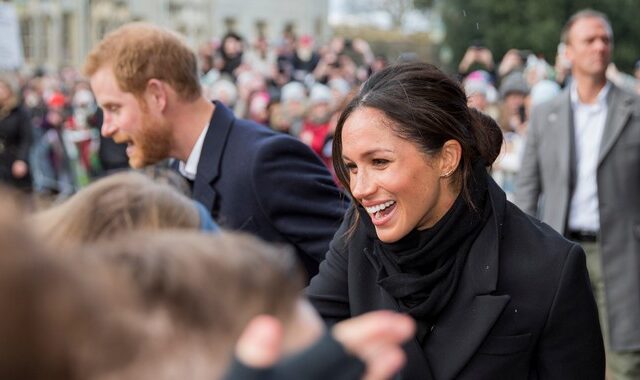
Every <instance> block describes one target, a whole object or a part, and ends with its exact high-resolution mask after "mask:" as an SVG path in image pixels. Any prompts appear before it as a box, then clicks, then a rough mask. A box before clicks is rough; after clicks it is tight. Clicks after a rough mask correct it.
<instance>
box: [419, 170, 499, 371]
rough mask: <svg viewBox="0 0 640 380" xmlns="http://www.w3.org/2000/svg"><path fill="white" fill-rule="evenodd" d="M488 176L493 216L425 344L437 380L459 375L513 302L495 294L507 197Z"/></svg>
mask: <svg viewBox="0 0 640 380" xmlns="http://www.w3.org/2000/svg"><path fill="white" fill-rule="evenodd" d="M487 177H488V181H489V197H490V199H491V205H492V212H493V213H492V215H491V217H490V219H489V222H488V223H487V224H486V225H485V226H484V228H483V229H482V231H481V232H480V235H478V238H477V239H476V241H475V242H474V243H473V245H472V246H471V250H470V252H469V256H468V258H467V262H466V264H465V270H464V273H463V275H462V279H461V281H460V284H459V285H458V286H459V289H458V291H457V292H456V295H455V297H454V298H453V300H452V303H451V304H450V305H449V306H448V307H447V308H446V309H445V310H444V311H443V313H442V315H441V316H440V317H439V318H438V322H436V325H435V327H434V329H433V330H432V332H431V336H430V337H429V339H428V340H427V342H426V345H425V353H426V356H427V358H428V360H429V366H430V367H431V371H432V372H433V375H434V378H437V379H452V378H455V377H456V376H457V374H458V373H459V372H460V371H461V370H462V369H463V368H464V366H465V365H466V364H467V363H468V362H469V360H470V359H471V357H472V356H473V354H474V353H475V352H476V350H477V349H478V347H479V346H480V344H481V343H482V342H483V341H484V339H485V338H486V336H487V335H488V334H489V331H490V330H491V328H492V327H493V325H494V323H495V322H496V320H497V319H498V317H499V316H500V314H501V313H502V311H503V310H504V307H505V306H506V305H507V303H508V302H509V300H510V299H511V297H510V296H509V295H493V294H492V293H493V292H494V291H495V290H496V286H497V283H498V264H499V247H500V242H501V240H502V224H503V222H504V213H505V206H506V196H505V194H504V192H503V191H502V190H501V189H500V188H499V187H498V185H497V184H496V183H495V182H494V181H493V180H492V179H491V177H489V176H487ZM416 344H417V342H416Z"/></svg>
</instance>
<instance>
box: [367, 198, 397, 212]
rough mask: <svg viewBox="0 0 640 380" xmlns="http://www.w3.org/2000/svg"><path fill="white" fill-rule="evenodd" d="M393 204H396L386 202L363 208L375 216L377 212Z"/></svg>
mask: <svg viewBox="0 0 640 380" xmlns="http://www.w3.org/2000/svg"><path fill="white" fill-rule="evenodd" d="M394 203H396V201H386V202H384V203H381V204H379V205H375V206H371V207H365V209H366V210H367V212H368V213H369V214H375V213H376V212H378V211H382V210H384V209H385V208H387V207H389V206H391V205H393V204H394Z"/></svg>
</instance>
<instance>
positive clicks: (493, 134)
mask: <svg viewBox="0 0 640 380" xmlns="http://www.w3.org/2000/svg"><path fill="white" fill-rule="evenodd" d="M469 112H470V116H471V130H472V132H473V135H474V136H475V139H476V144H477V145H476V146H477V149H478V154H479V155H480V157H481V158H482V159H483V160H484V162H485V165H486V166H491V164H493V162H494V161H495V160H496V158H498V155H499V154H500V150H501V149H502V130H501V129H500V127H499V126H498V123H496V121H495V120H493V118H491V117H490V116H488V115H486V114H484V113H482V112H480V111H478V110H476V109H475V108H469Z"/></svg>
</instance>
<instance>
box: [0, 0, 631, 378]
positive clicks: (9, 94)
mask: <svg viewBox="0 0 640 380" xmlns="http://www.w3.org/2000/svg"><path fill="white" fill-rule="evenodd" d="M612 41H613V33H612V30H611V25H610V23H609V21H608V19H607V17H606V15H604V14H602V13H599V12H597V11H593V10H584V11H581V12H578V13H576V14H575V15H574V16H572V18H571V19H569V20H568V22H567V24H566V25H565V28H564V30H563V34H562V36H561V38H560V44H559V48H558V55H557V57H555V63H554V64H553V65H551V64H549V63H548V62H547V61H546V60H545V59H544V57H541V56H538V55H535V54H533V53H531V52H529V51H526V50H520V49H512V50H509V51H508V52H507V53H506V54H505V55H504V57H502V59H501V60H500V61H499V62H496V61H494V57H493V54H492V52H491V50H490V49H488V48H487V47H486V46H484V44H483V43H482V41H475V42H473V43H471V44H470V46H469V48H468V49H467V51H466V52H465V54H464V56H463V58H462V60H461V61H460V63H459V66H458V72H457V76H455V75H449V74H447V73H445V72H443V71H441V70H440V69H439V68H437V67H435V66H432V65H430V64H426V63H421V62H416V61H413V60H411V61H409V62H404V61H403V60H402V59H400V60H398V61H397V62H395V61H394V62H388V61H387V59H386V58H385V57H383V56H376V55H375V54H374V53H373V51H372V50H371V48H370V47H369V45H368V44H367V42H366V41H364V40H363V39H353V40H351V39H346V38H342V37H334V38H332V39H331V40H330V41H329V42H328V43H327V44H326V45H323V46H318V45H317V44H316V41H314V39H313V37H311V36H308V35H303V36H295V35H293V34H285V35H283V36H282V38H281V41H280V42H279V43H278V44H275V45H272V44H271V43H270V41H268V40H266V39H265V38H262V37H260V38H257V39H256V40H255V41H253V42H252V43H250V44H249V43H247V41H246V40H244V39H243V38H242V37H241V36H239V35H237V34H235V33H228V34H227V35H225V36H224V37H223V38H222V39H221V40H220V41H219V42H216V43H213V42H207V43H206V44H204V45H202V46H200V48H199V49H198V50H197V51H193V50H192V49H191V48H189V47H188V46H187V45H186V43H185V42H184V41H183V40H182V38H181V37H180V36H179V35H178V34H176V33H174V32H171V31H168V30H166V29H163V28H160V27H157V26H153V25H149V24H145V23H132V24H127V25H124V26H122V27H120V28H118V29H116V30H114V31H112V32H110V33H109V34H107V35H106V36H105V38H104V39H103V40H102V41H101V42H100V43H99V44H98V45H97V46H96V47H95V48H94V49H93V50H92V51H91V52H90V53H89V55H88V56H87V58H86V61H85V64H84V67H83V70H82V72H79V71H76V70H73V69H70V68H67V69H64V70H62V71H61V72H60V73H59V74H57V75H49V74H45V73H38V74H37V75H35V76H33V77H31V78H21V77H19V76H16V75H13V76H11V75H10V76H3V77H2V80H0V157H1V158H2V160H0V165H1V166H2V167H1V168H0V172H1V173H2V177H1V178H0V179H1V180H2V181H3V182H4V183H5V184H8V185H10V186H11V187H13V188H14V189H17V193H6V195H5V197H6V198H10V199H13V196H19V198H17V199H23V200H26V201H25V202H24V203H23V205H24V207H23V208H20V207H16V206H13V205H11V202H9V201H8V202H6V204H5V205H3V212H2V213H0V225H2V226H3V229H2V231H3V233H2V234H0V246H2V247H3V249H2V251H3V252H4V253H3V255H0V259H1V260H2V261H3V263H2V265H0V269H1V270H2V271H3V276H0V278H2V285H1V286H0V303H2V304H3V305H4V306H5V309H6V308H10V307H11V306H9V305H16V303H17V302H18V298H26V300H22V301H20V302H19V307H16V308H15V312H12V313H8V314H7V315H5V316H4V318H6V319H1V318H0V335H2V336H3V337H4V336H6V337H7V339H6V340H5V339H3V342H2V343H1V344H0V377H2V378H5V377H7V378H16V379H19V378H24V379H27V378H29V379H37V378H136V379H139V378H154V379H156V378H160V379H161V378H194V379H199V378H203V379H204V378H207V379H211V378H223V377H225V378H227V379H229V380H235V379H276V378H277V379H289V378H290V379H293V378H309V379H314V378H317V379H321V378H336V379H340V378H342V379H355V378H361V377H365V378H370V379H378V378H380V379H382V378H389V377H392V376H393V374H395V373H397V372H400V376H401V377H402V378H406V379H414V378H415V379H418V378H420V379H424V378H426V379H451V378H457V379H493V378H531V379H533V378H544V379H554V378H558V379H561V378H578V377H580V378H585V379H603V378H604V377H605V372H606V376H607V377H608V379H610V380H611V379H613V380H619V379H634V378H638V377H639V376H640V329H638V328H637V326H636V323H635V321H637V320H640V303H639V302H638V295H640V286H638V284H639V283H640V280H638V279H639V278H640V275H638V273H640V267H639V262H638V259H637V256H638V255H637V252H638V244H637V241H638V236H640V232H639V231H640V225H638V221H637V215H638V213H639V212H640V207H639V205H638V202H637V200H636V198H637V194H638V193H639V192H640V184H639V181H638V179H637V178H635V177H634V176H632V175H630V173H632V172H634V170H635V168H637V165H638V164H640V149H637V148H638V147H639V146H638V142H639V141H640V139H639V137H640V136H639V134H638V133H639V131H640V96H638V94H640V84H639V83H640V63H639V64H638V65H637V67H636V71H635V73H634V74H635V76H636V78H633V76H631V75H627V74H624V73H621V72H619V71H618V70H617V69H616V68H615V65H614V64H613V63H612V62H611V52H612ZM634 92H635V94H634ZM131 169H134V171H132V170H131ZM103 177H104V178H103ZM25 193H27V194H29V193H33V194H36V195H45V196H48V199H49V200H50V201H49V202H47V203H46V204H45V205H43V204H39V203H38V202H35V203H34V201H33V199H37V198H33V197H25V196H24V194H25ZM511 202H513V203H511ZM536 218H538V219H540V220H542V221H544V222H545V223H548V224H544V223H541V222H539V221H538V220H537V219H536ZM18 252H26V253H24V254H23V255H18V254H17V253H18ZM585 252H586V255H585ZM5 256H6V257H5ZM14 256H21V257H14ZM305 287H306V289H305V290H304V292H303V288H305ZM96 299H100V302H99V303H98V302H95V300H96ZM383 310H387V311H388V310H391V311H393V312H385V311H383ZM52 315H53V317H52ZM25 316H29V318H27V319H25ZM25 320H26V321H27V322H26V323H25V322H24V321H25ZM323 321H324V323H323ZM78 322H82V323H78ZM61 331H69V336H68V337H63V338H60V339H64V343H60V342H59V341H58V340H57V339H56V338H57V337H58V336H57V334H60V332H61ZM14 346H15V347H18V348H19V349H16V350H15V352H11V354H9V353H10V352H9V351H10V350H11V348H12V347H14ZM5 351H6V353H7V355H4V353H5ZM605 353H606V361H605ZM21 355H22V356H21ZM3 358H6V360H3Z"/></svg>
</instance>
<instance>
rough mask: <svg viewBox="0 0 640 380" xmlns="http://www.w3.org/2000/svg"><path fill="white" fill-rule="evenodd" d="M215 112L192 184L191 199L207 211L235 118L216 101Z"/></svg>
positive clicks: (212, 199)
mask: <svg viewBox="0 0 640 380" xmlns="http://www.w3.org/2000/svg"><path fill="white" fill-rule="evenodd" d="M214 103H215V106H216V108H215V111H214V112H213V115H212V117H211V122H210V123H209V130H208V131H207V134H206V136H205V138H204V144H203V145H202V153H201V155H200V161H198V171H197V174H196V179H195V180H194V182H193V198H194V199H195V200H197V201H199V202H200V203H202V204H203V205H204V206H205V207H206V208H207V209H208V210H211V209H212V208H213V204H214V201H215V198H216V191H215V189H214V188H213V187H212V186H211V183H212V182H213V181H215V180H216V179H217V178H218V176H219V175H220V164H221V161H222V156H223V153H224V149H225V146H226V144H227V138H228V137H229V132H230V131H231V128H232V127H233V123H234V120H235V117H234V115H233V113H232V112H231V111H230V110H229V109H228V108H227V107H225V106H224V105H223V104H222V103H220V102H218V101H216V102H214Z"/></svg>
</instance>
